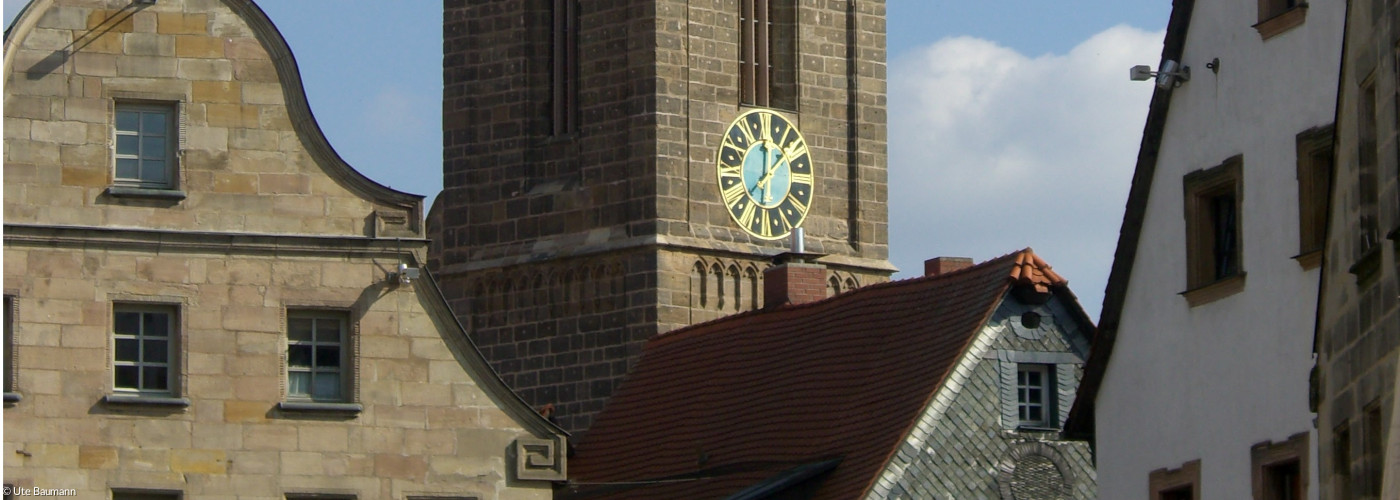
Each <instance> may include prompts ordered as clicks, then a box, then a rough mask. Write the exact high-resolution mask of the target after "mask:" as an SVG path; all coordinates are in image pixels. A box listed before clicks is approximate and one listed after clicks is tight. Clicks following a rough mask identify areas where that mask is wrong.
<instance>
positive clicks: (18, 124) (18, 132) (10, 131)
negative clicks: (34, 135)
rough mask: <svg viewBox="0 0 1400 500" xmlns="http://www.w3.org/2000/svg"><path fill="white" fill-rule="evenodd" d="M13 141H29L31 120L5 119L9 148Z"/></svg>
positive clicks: (7, 117)
mask: <svg viewBox="0 0 1400 500" xmlns="http://www.w3.org/2000/svg"><path fill="white" fill-rule="evenodd" d="M11 139H19V140H29V120H26V119H23V118H12V117H9V116H6V117H5V145H6V146H9V145H10V144H11V143H12V142H13V141H11Z"/></svg>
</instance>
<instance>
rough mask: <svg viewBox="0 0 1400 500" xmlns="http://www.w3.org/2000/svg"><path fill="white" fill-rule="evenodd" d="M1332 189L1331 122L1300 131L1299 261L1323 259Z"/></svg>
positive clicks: (1314, 262) (1307, 264)
mask: <svg viewBox="0 0 1400 500" xmlns="http://www.w3.org/2000/svg"><path fill="white" fill-rule="evenodd" d="M1331 190H1332V126H1331V125H1327V126H1325V127H1317V128H1312V129H1309V130H1306V131H1304V132H1302V133H1300V134H1298V256H1297V257H1295V258H1296V259H1297V260H1298V264H1299V265H1301V266H1303V269H1312V268H1315V267H1317V266H1318V265H1320V264H1321V263H1322V247H1323V246H1324V245H1326V244H1327V197H1328V194H1329V193H1330V192H1331Z"/></svg>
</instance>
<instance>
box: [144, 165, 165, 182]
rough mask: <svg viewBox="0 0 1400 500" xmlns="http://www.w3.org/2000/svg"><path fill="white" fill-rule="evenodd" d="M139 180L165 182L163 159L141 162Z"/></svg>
mask: <svg viewBox="0 0 1400 500" xmlns="http://www.w3.org/2000/svg"><path fill="white" fill-rule="evenodd" d="M141 180H143V181H150V182H165V161H164V160H146V161H144V162H142V163H141Z"/></svg>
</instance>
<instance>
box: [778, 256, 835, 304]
mask: <svg viewBox="0 0 1400 500" xmlns="http://www.w3.org/2000/svg"><path fill="white" fill-rule="evenodd" d="M825 298H826V266H824V265H821V264H808V263H805V262H785V263H781V264H778V265H776V266H773V267H770V268H768V269H767V270H765V271H763V307H777V306H780V305H783V304H805V303H807V302H813V301H817V300H822V299H825Z"/></svg>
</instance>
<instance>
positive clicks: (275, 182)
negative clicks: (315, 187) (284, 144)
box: [258, 148, 325, 215]
mask: <svg viewBox="0 0 1400 500" xmlns="http://www.w3.org/2000/svg"><path fill="white" fill-rule="evenodd" d="M274 149H275V148H274ZM258 190H259V191H260V192H261V193H262V194H310V193H311V179H310V178H309V177H308V176H306V175H303V174H261V175H259V176H258ZM306 199H307V198H300V200H306ZM311 206H313V207H314V208H312V209H311V211H310V212H303V215H325V208H324V204H323V203H321V202H320V200H316V203H314V204H311Z"/></svg>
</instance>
